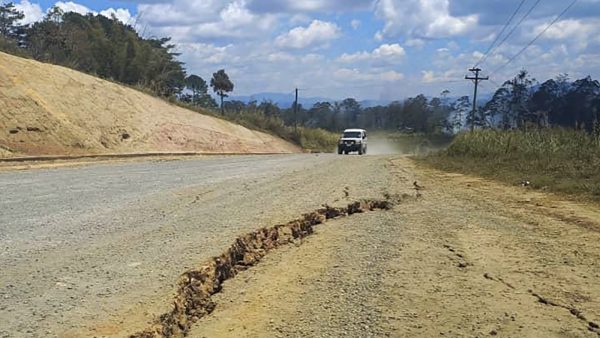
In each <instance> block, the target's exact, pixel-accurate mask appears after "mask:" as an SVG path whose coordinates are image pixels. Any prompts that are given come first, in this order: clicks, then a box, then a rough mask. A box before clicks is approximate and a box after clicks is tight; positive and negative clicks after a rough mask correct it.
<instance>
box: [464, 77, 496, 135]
mask: <svg viewBox="0 0 600 338" xmlns="http://www.w3.org/2000/svg"><path fill="white" fill-rule="evenodd" d="M469 71H470V72H472V73H474V74H475V77H473V76H465V79H466V80H473V82H474V83H475V92H474V93H473V110H472V111H471V131H473V129H474V128H475V112H476V111H477V87H478V86H479V82H481V81H485V80H489V79H490V78H489V76H486V77H480V76H479V72H481V68H477V67H473V68H471V69H469Z"/></svg>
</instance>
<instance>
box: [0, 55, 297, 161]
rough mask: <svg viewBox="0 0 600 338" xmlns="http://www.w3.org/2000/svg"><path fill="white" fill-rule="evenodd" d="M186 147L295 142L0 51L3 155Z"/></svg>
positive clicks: (244, 147)
mask: <svg viewBox="0 0 600 338" xmlns="http://www.w3.org/2000/svg"><path fill="white" fill-rule="evenodd" d="M186 151H193V152H205V153H290V152H299V151H300V149H299V148H298V147H296V146H294V145H292V144H290V143H288V142H286V141H283V140H281V139H279V138H277V137H274V136H271V135H268V134H265V133H261V132H257V131H253V130H249V129H247V128H244V127H242V126H240V125H236V124H233V123H230V122H227V121H224V120H221V119H218V118H214V117H211V116H207V115H202V114H199V113H196V112H193V111H190V110H186V109H183V108H180V107H177V106H175V105H171V104H168V103H166V102H165V101H163V100H160V99H158V98H155V97H152V96H149V95H146V94H143V93H142V92H139V91H136V90H133V89H130V88H127V87H124V86H120V85H117V84H115V83H112V82H109V81H104V80H101V79H98V78H95V77H93V76H90V75H86V74H83V73H80V72H77V71H74V70H71V69H67V68H64V67H59V66H54V65H50V64H44V63H40V62H37V61H33V60H27V59H23V58H19V57H16V56H12V55H8V54H4V53H0V157H10V156H23V155H80V154H107V153H108V154H112V153H147V152H186Z"/></svg>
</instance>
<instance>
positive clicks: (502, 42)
mask: <svg viewBox="0 0 600 338" xmlns="http://www.w3.org/2000/svg"><path fill="white" fill-rule="evenodd" d="M541 1H542V0H537V1H536V2H535V3H534V4H533V6H531V7H530V8H529V10H528V11H527V13H525V15H523V17H522V18H521V19H520V20H519V22H517V24H516V25H515V26H514V27H513V28H512V29H511V30H510V31H509V32H508V34H507V35H506V36H505V37H504V39H502V41H500V43H499V44H497V45H496V47H494V48H493V49H492V51H491V52H490V53H489V54H488V55H487V56H486V57H485V60H483V61H482V62H481V63H483V62H485V61H486V60H487V58H488V57H489V56H490V55H492V54H494V52H495V51H496V50H497V49H498V48H500V46H502V45H503V44H504V43H505V42H506V40H508V38H510V36H511V35H512V34H513V33H514V32H515V31H516V30H517V28H519V26H521V24H522V23H523V21H525V19H527V17H528V16H529V15H530V14H531V12H533V10H534V9H535V8H536V7H537V6H538V5H539V4H540V2H541Z"/></svg>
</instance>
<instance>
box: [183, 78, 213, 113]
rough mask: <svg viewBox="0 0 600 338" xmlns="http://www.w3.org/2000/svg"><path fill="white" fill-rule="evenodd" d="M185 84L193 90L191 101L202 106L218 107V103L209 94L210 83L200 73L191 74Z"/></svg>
mask: <svg viewBox="0 0 600 338" xmlns="http://www.w3.org/2000/svg"><path fill="white" fill-rule="evenodd" d="M185 86H186V87H187V88H188V89H189V90H191V91H192V95H191V98H190V103H191V104H193V105H195V106H199V107H202V108H216V106H217V103H216V102H215V100H214V99H213V98H212V97H211V96H210V95H209V94H208V84H206V81H204V79H203V78H201V77H200V76H198V75H193V74H192V75H190V76H188V77H187V78H186V79H185Z"/></svg>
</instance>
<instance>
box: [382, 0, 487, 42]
mask: <svg viewBox="0 0 600 338" xmlns="http://www.w3.org/2000/svg"><path fill="white" fill-rule="evenodd" d="M449 6H450V0H378V1H377V3H376V5H375V14H376V15H377V17H378V18H379V19H381V20H383V21H384V28H383V31H382V32H383V34H385V35H386V36H389V37H398V36H406V35H407V36H409V37H411V38H445V37H450V36H456V35H461V34H465V33H466V32H468V31H469V30H471V29H473V28H474V27H475V26H476V25H477V16H476V15H468V16H462V17H455V16H452V15H451V14H450V10H449Z"/></svg>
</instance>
